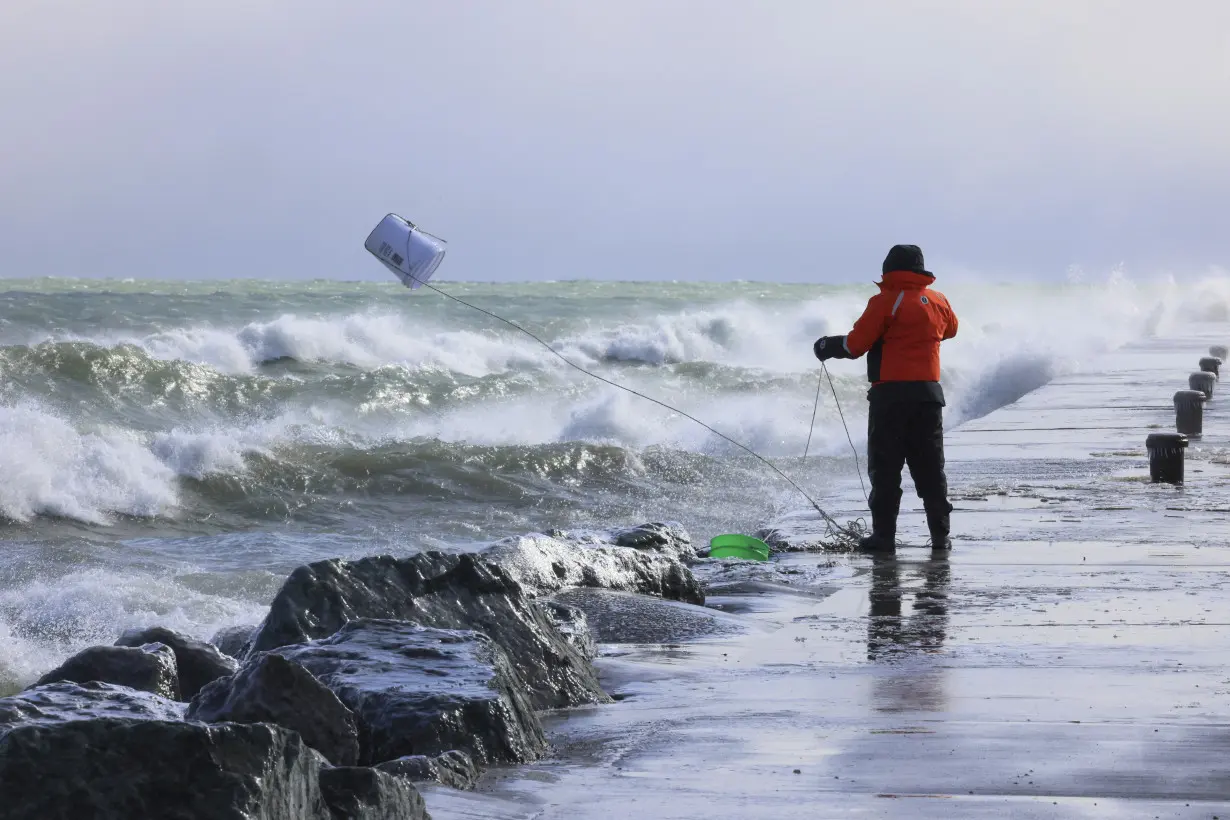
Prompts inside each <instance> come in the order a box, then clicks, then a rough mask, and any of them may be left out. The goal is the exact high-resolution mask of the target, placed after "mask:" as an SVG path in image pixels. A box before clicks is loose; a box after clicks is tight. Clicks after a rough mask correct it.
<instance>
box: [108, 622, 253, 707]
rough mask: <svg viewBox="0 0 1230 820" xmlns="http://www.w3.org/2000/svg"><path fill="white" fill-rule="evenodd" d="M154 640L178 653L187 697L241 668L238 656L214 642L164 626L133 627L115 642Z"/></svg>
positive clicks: (181, 687) (181, 690)
mask: <svg viewBox="0 0 1230 820" xmlns="http://www.w3.org/2000/svg"><path fill="white" fill-rule="evenodd" d="M150 643H160V644H165V645H166V646H169V647H171V651H172V652H174V653H175V666H176V669H178V671H179V694H180V697H181V698H183V699H184V700H192V699H193V698H194V697H196V693H197V692H199V691H201V687H203V686H204V685H205V684H207V683H210V682H211V681H215V680H217V679H218V678H223V677H226V676H227V675H233V674H235V670H236V669H238V668H239V664H238V663H236V661H235V659H234V658H230V657H227V656H226V655H223V654H222V653H221V652H219V651H218V649H217V647H215V646H214V645H213V644H208V643H205V642H204V641H198V640H196V639H195V638H190V637H188V636H187V635H181V634H179V633H178V632H172V631H171V630H170V629H166V628H165V627H161V626H152V627H149V628H147V629H130V630H128V631H127V632H125V633H124V634H123V635H121V636H120V639H119V640H118V641H116V642H115V645H116V646H143V645H145V644H150Z"/></svg>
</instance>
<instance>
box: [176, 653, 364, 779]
mask: <svg viewBox="0 0 1230 820" xmlns="http://www.w3.org/2000/svg"><path fill="white" fill-rule="evenodd" d="M187 717H188V719H189V720H200V721H204V722H205V723H226V722H234V723H276V724H277V725H279V726H283V727H285V728H287V729H293V730H294V731H296V732H298V733H299V734H300V735H301V736H302V737H303V740H304V742H305V743H307V745H309V746H311V747H312V748H313V749H315V750H316V751H318V752H320V753H321V754H322V755H324V756H325V757H326V758H328V760H329V762H330V763H333V764H334V765H335V766H353V765H354V764H355V763H357V762H358V760H359V730H358V725H357V724H356V722H355V717H354V713H353V712H351V711H350V709H348V708H347V707H346V706H345V705H344V704H343V703H342V702H341V701H340V700H338V698H337V695H335V694H333V691H332V690H330V689H329V688H328V687H327V686H325V685H324V684H323V683H321V682H320V681H319V680H317V679H316V678H315V676H313V675H312V673H311V672H309V671H308V670H306V669H304V668H303V667H302V666H300V665H299V664H297V663H295V662H294V661H291V660H287V659H286V658H284V657H282V656H280V655H274V654H262V655H257V656H256V657H255V658H254V659H252V660H251V661H249V662H248V663H246V664H244V667H243V668H242V669H241V670H239V672H238V673H236V674H235V675H233V676H230V677H226V678H220V679H218V680H216V681H214V682H213V683H210V684H209V685H208V686H206V687H205V688H204V689H202V690H201V692H200V694H198V695H197V696H196V698H195V699H194V700H193V701H192V705H191V706H189V707H188V714H187Z"/></svg>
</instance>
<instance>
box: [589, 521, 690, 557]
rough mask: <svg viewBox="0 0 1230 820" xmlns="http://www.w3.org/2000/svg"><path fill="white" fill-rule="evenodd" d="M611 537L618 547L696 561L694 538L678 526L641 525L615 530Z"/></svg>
mask: <svg viewBox="0 0 1230 820" xmlns="http://www.w3.org/2000/svg"><path fill="white" fill-rule="evenodd" d="M610 537H611V543H612V544H614V545H615V546H617V547H632V548H633V549H638V550H652V551H653V552H659V553H662V554H663V555H667V556H670V557H671V558H674V559H675V560H677V561H695V560H696V548H695V547H694V546H693V545H692V536H691V535H689V534H688V531H687V530H685V529H684V528H683V527H681V526H679V525H678V524H661V523H654V524H640V525H639V526H636V527H628V528H627V529H622V530H615V531H614V532H612V533H611V535H610Z"/></svg>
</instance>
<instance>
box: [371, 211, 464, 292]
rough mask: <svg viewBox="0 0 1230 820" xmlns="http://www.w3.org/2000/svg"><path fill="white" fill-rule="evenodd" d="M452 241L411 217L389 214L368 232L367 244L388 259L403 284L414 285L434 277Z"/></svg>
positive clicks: (386, 260)
mask: <svg viewBox="0 0 1230 820" xmlns="http://www.w3.org/2000/svg"><path fill="white" fill-rule="evenodd" d="M447 246H448V243H447V242H445V241H444V240H443V239H441V238H439V237H438V236H432V235H431V234H429V233H427V232H426V231H424V230H423V229H421V228H419V227H417V226H415V224H414V223H413V222H411V221H409V220H407V219H402V218H401V217H400V216H398V215H397V214H389V215H388V216H386V217H385V218H384V219H382V220H380V224H379V225H377V226H376V227H375V229H374V230H373V231H372V232H371V234H369V235H368V237H367V241H366V242H364V243H363V247H365V248H367V249H368V250H369V251H371V252H372V254H373V255H374V256H375V257H376V258H377V259H379V260H380V261H381V262H383V263H384V266H385V267H386V268H388V269H389V270H391V271H393V273H395V274H397V278H398V279H400V280H401V282H402V284H403V285H405V286H406V287H408V288H411V289H414V288H418V287H421V286H422V285H423V283H424V282H426V281H427V280H428V279H430V278H431V275H432V274H433V273H435V272H436V268H438V267H440V263H441V262H442V261H444V251H445V250H446V248H447Z"/></svg>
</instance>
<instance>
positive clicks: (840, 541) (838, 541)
mask: <svg viewBox="0 0 1230 820" xmlns="http://www.w3.org/2000/svg"><path fill="white" fill-rule="evenodd" d="M409 276H410V278H411V279H414V281H416V282H418V283H419V284H420V285H421V286H423V287H425V288H427V289H429V290H431V291H434V292H435V293H438V294H440V295H441V296H443V297H444V298H446V299H451V300H453V301H454V302H457V303H458V304H460V305H465V306H466V307H468V308H470V309H471V310H477V311H478V312H479V313H481V314H483V315H484V316H490V317H491V318H492V319H495V320H496V321H499V322H503V323H504V324H506V325H508V326H509V327H511V328H513V329H514V330H518V331H520V332H521V333H524V334H525V335H526V336H529V337H530V338H531V339H533V340H534V341H536V342H538V344H540V345H542V346H543V347H545V348H546V349H547V350H549V351H550V352H551V354H552V355H553V356H555V357H556V358H558V359H559V360H560V361H562V362H564V364H566V365H568V366H569V367H571V368H573V369H575V370H578V371H580V372H581V373H584V374H585V375H587V376H590V377H592V378H594V379H597V380H598V381H600V382H603V383H604V384H609V385H610V386H611V387H616V388H618V389H620V390H623V391H625V392H627V393H631V394H632V395H634V396H637V397H639V398H642V399H645V400H646V401H651V402H653V403H654V404H656V405H658V406H659V407H663V408H665V409H667V410H669V411H671V412H672V413H678V414H679V415H681V416H683V417H684V418H686V419H689V420H690V421H694V422H696V423H697V424H699V425H700V426H701V427H704V428H705V429H706V430H708V431H709V432H711V433H713V434H714V435H715V436H718V437H719V438H721V439H723V440H724V441H727V442H729V443H730V444H733V445H734V446H736V447H738V448H739V449H740V450H743V451H744V452H745V453H747V454H748V455H750V456H752V457H753V458H755V459H756V460H757V461H759V462H760V463H761V464H764V465H765V466H766V467H768V468H769V469H770V470H772V471H773V472H775V473H776V474H777V475H778V476H779V477H781V478H782V479H783V480H785V481H786V483H787V484H789V485H790V486H791V487H793V488H794V489H795V490H797V491H798V492H799V495H801V496H803V497H804V498H806V499H807V501H808V503H809V504H811V505H812V507H814V508H815V510H816V512H818V513H820V517H821V518H823V519H824V522H825V531H826V535H827V536H828V537H829V538H830V539H831V542H832V544H833V545H834V546H845V547H852V546H853V544H855V543H857V542H858V540H859V539H860V538H861V537H862V535H863V534H864V533H865V532H866V525H865V524H864V523H863V522H862V520H861V519H858V520H855V521H851V522H850V523H849V524H846V525H844V526H843V525H841V524H839V523H838V522H837V520H836V519H835V518H833V517H832V516H831V515H829V514H828V513H827V512H825V511H824V509H823V508H822V507H821V506H820V505H819V504H817V503H816V501H815V499H813V498H812V497H811V496H810V495H808V494H807V491H806V490H804V489H803V488H802V487H800V486H799V485H798V484H797V483H796V482H795V481H794V479H792V478H791V477H790V476H788V475H786V474H785V473H784V472H782V471H781V470H780V469H778V467H777V465H775V464H773V463H772V462H771V461H769V460H768V459H766V458H765V457H764V456H762V455H760V454H759V453H757V452H756V451H755V450H753V449H752V448H750V447H748V446H747V445H745V444H742V443H741V442H738V441H735V440H734V439H733V438H731V437H730V436H728V435H726V434H725V433H723V432H721V431H720V430H715V429H714V428H713V427H711V426H709V425H708V424H706V423H705V422H703V421H701V420H700V419H698V418H696V417H695V416H692V415H689V414H688V413H685V412H683V411H682V410H679V409H678V408H675V407H672V406H671V405H669V404H667V403H666V402H664V401H660V400H658V399H655V398H654V397H653V396H647V395H645V394H644V393H641V392H640V391H638V390H633V389H632V388H631V387H627V386H625V385H622V384H620V383H619V382H615V381H612V380H610V379H608V378H606V377H604V376H600V375H598V374H597V373H594V372H593V371H591V370H587V369H585V368H584V367H582V366H581V365H579V364H577V363H576V362H574V361H572V360H571V359H569V358H568V357H567V356H565V355H564V354H562V353H560V352H559V351H558V350H556V349H555V348H553V347H551V345H550V344H548V343H547V342H545V341H544V340H542V339H541V338H539V337H538V336H536V335H534V334H533V333H531V332H530V331H528V330H526V329H525V328H524V327H522V326H521V325H519V324H517V323H516V322H514V321H512V320H510V319H505V318H504V317H503V316H500V315H498V314H495V313H492V312H491V311H489V310H487V309H486V308H482V307H479V306H478V305H475V304H473V303H471V302H467V301H466V300H464V299H462V298H460V297H458V296H454V295H453V294H451V293H449V292H448V291H444V290H441V289H440V288H438V287H436V286H435V285H432V284H429V283H428V282H425V281H423V280H421V279H419V278H417V277H415V276H414V275H413V274H409ZM829 381H830V383H831V382H832V380H831V379H830V380H829ZM818 395H819V394H818V392H817V396H818ZM834 395H836V394H834ZM842 423H843V424H844V423H845V420H844V419H843V420H842ZM847 435H849V431H848V430H847ZM851 446H853V443H851ZM859 480H860V481H861V480H862V476H861V475H860V476H859Z"/></svg>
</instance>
